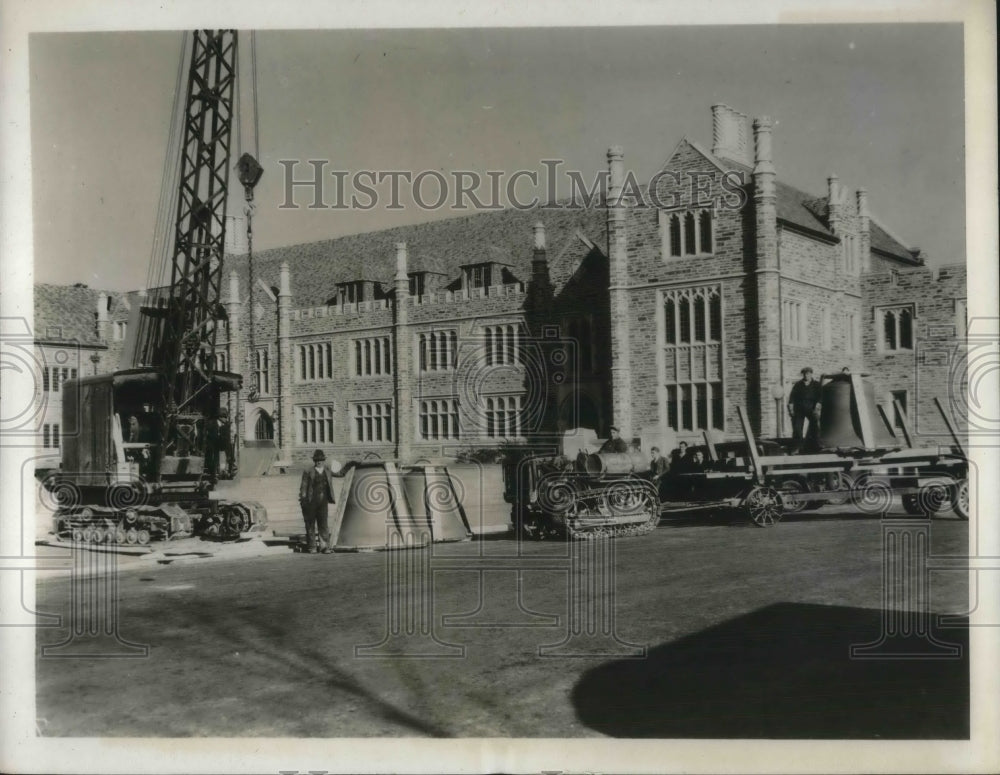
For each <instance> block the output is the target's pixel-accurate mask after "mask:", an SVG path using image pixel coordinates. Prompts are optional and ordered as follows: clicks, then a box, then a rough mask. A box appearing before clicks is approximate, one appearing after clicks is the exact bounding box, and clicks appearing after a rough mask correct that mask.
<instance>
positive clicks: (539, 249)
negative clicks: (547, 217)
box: [531, 221, 548, 276]
mask: <svg viewBox="0 0 1000 775" xmlns="http://www.w3.org/2000/svg"><path fill="white" fill-rule="evenodd" d="M532 230H533V232H534V235H535V247H534V250H533V251H532V254H531V273H532V274H533V275H536V276H537V275H538V273H539V272H544V273H546V274H548V258H547V255H546V249H545V224H544V223H542V222H541V221H538V222H537V223H536V224H535V225H534V227H533V228H532Z"/></svg>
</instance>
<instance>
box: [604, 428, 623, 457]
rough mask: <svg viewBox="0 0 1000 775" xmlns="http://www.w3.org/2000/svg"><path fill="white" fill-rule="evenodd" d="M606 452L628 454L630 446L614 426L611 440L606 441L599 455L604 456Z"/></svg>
mask: <svg viewBox="0 0 1000 775" xmlns="http://www.w3.org/2000/svg"><path fill="white" fill-rule="evenodd" d="M605 452H628V444H626V443H625V439H623V438H622V437H621V430H620V429H619V428H617V427H615V426H614V425H612V426H611V438H609V439H608V440H607V441H605V442H604V443H603V444H602V445H601V448H600V449H599V450H597V454H599V455H602V454H604V453H605Z"/></svg>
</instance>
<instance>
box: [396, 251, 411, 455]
mask: <svg viewBox="0 0 1000 775" xmlns="http://www.w3.org/2000/svg"><path fill="white" fill-rule="evenodd" d="M407 264H408V260H407V253H406V243H405V242H397V243H396V277H395V279H394V281H393V287H394V288H395V290H396V301H395V304H396V310H395V311H396V318H395V325H394V326H393V349H394V351H395V352H394V355H395V360H396V363H395V368H394V369H393V372H392V374H393V376H392V379H393V383H394V387H395V393H396V396H395V398H396V400H395V405H396V406H395V409H396V458H397V459H398V460H401V461H404V462H409V461H410V459H411V458H412V456H413V452H412V445H411V441H412V439H413V433H414V423H413V395H412V390H411V389H410V379H411V372H412V370H413V369H412V365H411V364H412V362H413V345H412V342H411V335H410V277H409V274H408V273H407V272H408V269H407Z"/></svg>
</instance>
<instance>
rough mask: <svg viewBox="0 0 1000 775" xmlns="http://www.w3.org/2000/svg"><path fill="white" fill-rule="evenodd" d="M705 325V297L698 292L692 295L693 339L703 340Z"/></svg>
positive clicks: (706, 324)
mask: <svg viewBox="0 0 1000 775" xmlns="http://www.w3.org/2000/svg"><path fill="white" fill-rule="evenodd" d="M707 326H708V321H707V320H706V319H705V297H704V296H702V295H701V294H700V293H699V294H698V295H697V296H695V297H694V341H696V342H704V341H705V333H706V329H707ZM702 427H704V426H702Z"/></svg>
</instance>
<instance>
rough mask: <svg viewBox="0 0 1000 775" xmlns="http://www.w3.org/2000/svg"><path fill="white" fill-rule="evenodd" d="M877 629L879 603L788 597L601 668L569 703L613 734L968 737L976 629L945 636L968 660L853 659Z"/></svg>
mask: <svg viewBox="0 0 1000 775" xmlns="http://www.w3.org/2000/svg"><path fill="white" fill-rule="evenodd" d="M964 621H965V623H967V620H964ZM880 631H881V611H878V610H869V609H862V608H846V607H839V606H822V605H804V604H792V603H781V604H778V605H773V606H768V607H767V608H763V609H760V610H758V611H754V612H753V613H750V614H747V615H746V616H741V617H738V618H736V619H732V620H730V621H728V622H725V623H723V624H721V625H718V626H715V627H711V628H709V629H706V630H703V631H701V632H698V633H696V634H694V635H690V636H687V637H684V638H681V639H680V640H678V641H675V642H672V643H669V644H665V645H662V646H658V647H656V648H654V649H652V650H651V651H650V653H649V656H648V658H647V659H645V660H625V661H617V662H608V663H605V664H603V665H600V666H598V667H596V668H593V669H592V670H589V671H588V672H586V673H584V674H583V675H582V676H581V678H580V680H579V681H578V682H577V683H576V685H575V686H574V688H573V694H572V701H573V705H574V708H575V709H576V712H577V716H578V717H579V719H580V721H581V722H583V723H584V724H586V725H587V726H588V727H590V728H591V729H594V730H596V731H598V732H601V733H603V734H606V735H611V736H614V737H657V738H684V737H692V738H707V737H719V738H825V739H834V738H862V739H872V738H888V739H910V738H913V739H968V737H969V659H968V642H969V637H968V630H967V629H965V628H956V629H951V628H949V629H946V630H941V631H940V632H938V633H937V634H936V637H937V638H938V639H939V640H940V641H945V642H948V643H952V644H958V645H961V647H962V650H961V654H962V656H961V658H952V659H911V660H899V659H892V660H857V659H851V658H850V654H849V647H850V645H851V644H854V643H858V644H863V643H869V642H871V641H874V640H876V639H877V636H878V633H879V632H880Z"/></svg>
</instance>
